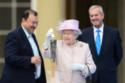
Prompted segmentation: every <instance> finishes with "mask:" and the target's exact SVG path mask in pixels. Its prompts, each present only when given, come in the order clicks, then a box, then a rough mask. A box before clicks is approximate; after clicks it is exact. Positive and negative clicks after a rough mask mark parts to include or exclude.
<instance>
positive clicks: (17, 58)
mask: <svg viewBox="0 0 125 83" xmlns="http://www.w3.org/2000/svg"><path fill="white" fill-rule="evenodd" d="M20 48H21V47H20V44H19V40H18V39H17V36H16V35H15V34H12V33H10V34H8V36H7V39H6V42H5V62H6V63H7V64H9V65H11V66H15V67H22V68H29V67H30V66H31V65H33V64H31V56H29V55H26V54H25V53H21V52H23V51H22V50H21V49H20Z"/></svg>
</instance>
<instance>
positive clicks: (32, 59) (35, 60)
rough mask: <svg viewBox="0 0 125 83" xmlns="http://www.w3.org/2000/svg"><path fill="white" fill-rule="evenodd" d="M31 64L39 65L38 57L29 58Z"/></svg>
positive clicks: (39, 59)
mask: <svg viewBox="0 0 125 83" xmlns="http://www.w3.org/2000/svg"><path fill="white" fill-rule="evenodd" d="M31 63H32V64H40V63H41V58H40V56H33V57H31Z"/></svg>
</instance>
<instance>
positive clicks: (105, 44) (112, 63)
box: [78, 26, 122, 83]
mask: <svg viewBox="0 0 125 83" xmlns="http://www.w3.org/2000/svg"><path fill="white" fill-rule="evenodd" d="M93 30H94V29H93V28H92V27H89V28H87V29H85V30H83V34H82V35H80V36H79V38H78V39H79V40H81V41H84V42H87V43H88V44H89V47H90V50H91V53H92V55H93V59H94V61H95V64H96V66H97V71H96V73H95V74H94V75H93V81H95V82H93V83H117V75H116V73H117V72H116V71H117V66H118V64H119V63H120V61H121V58H122V46H121V39H120V36H119V33H118V31H117V30H116V29H113V28H111V27H108V26H104V32H103V39H102V46H101V51H100V55H97V52H96V46H95V40H94V31H93Z"/></svg>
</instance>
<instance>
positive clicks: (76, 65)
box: [71, 63, 85, 71]
mask: <svg viewBox="0 0 125 83" xmlns="http://www.w3.org/2000/svg"><path fill="white" fill-rule="evenodd" d="M84 66H85V65H84V64H79V63H74V64H72V65H71V69H72V70H73V71H79V70H80V71H81V70H83V69H84Z"/></svg>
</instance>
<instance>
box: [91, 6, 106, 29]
mask: <svg viewBox="0 0 125 83" xmlns="http://www.w3.org/2000/svg"><path fill="white" fill-rule="evenodd" d="M89 17H90V21H91V23H92V25H94V26H95V27H97V28H98V27H100V26H101V25H102V22H103V19H104V14H102V13H101V12H100V10H99V8H95V9H92V10H90V11H89Z"/></svg>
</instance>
